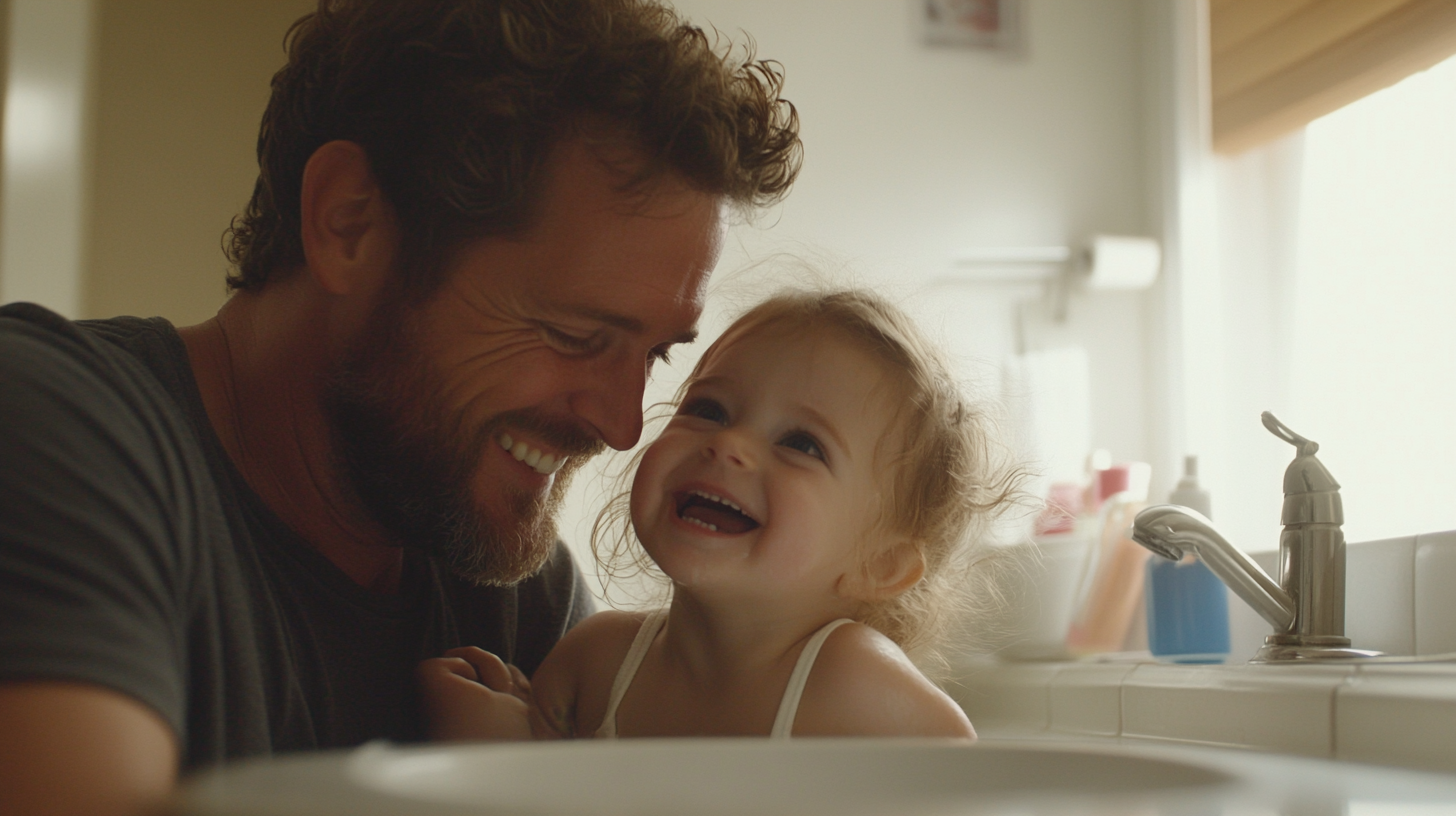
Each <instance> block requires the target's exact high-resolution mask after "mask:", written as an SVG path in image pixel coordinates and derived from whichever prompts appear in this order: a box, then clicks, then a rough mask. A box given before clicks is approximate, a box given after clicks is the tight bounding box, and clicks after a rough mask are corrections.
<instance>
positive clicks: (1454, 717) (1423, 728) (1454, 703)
mask: <svg viewBox="0 0 1456 816" xmlns="http://www.w3.org/2000/svg"><path fill="white" fill-rule="evenodd" d="M1453 679H1456V678H1453V676H1452V667H1451V666H1449V665H1442V664H1426V665H1380V664H1371V665H1368V666H1361V667H1360V668H1359V671H1358V672H1357V673H1356V674H1354V675H1353V676H1351V677H1350V679H1349V682H1347V683H1346V684H1345V685H1344V686H1343V687H1342V688H1340V689H1339V690H1338V691H1337V692H1336V694H1337V697H1336V704H1335V758H1336V759H1348V760H1351V761H1354V762H1376V763H1381V764H1387V765H1401V766H1404V767H1409V768H1425V769H1429V770H1439V771H1450V770H1453V768H1456V756H1453V755H1452V752H1451V744H1452V735H1453V734H1456V683H1453V682H1452V681H1453Z"/></svg>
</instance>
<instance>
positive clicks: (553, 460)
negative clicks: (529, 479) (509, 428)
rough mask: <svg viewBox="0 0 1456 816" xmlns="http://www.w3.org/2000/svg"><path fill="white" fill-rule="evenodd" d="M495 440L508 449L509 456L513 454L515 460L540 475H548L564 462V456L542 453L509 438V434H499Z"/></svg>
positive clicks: (559, 467) (558, 468)
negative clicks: (498, 437) (523, 463)
mask: <svg viewBox="0 0 1456 816" xmlns="http://www.w3.org/2000/svg"><path fill="white" fill-rule="evenodd" d="M497 441H498V442H500V446H501V447H502V448H504V449H505V450H508V451H510V453H511V456H514V457H515V458H516V461H517V462H525V463H526V464H527V465H529V466H530V467H531V469H532V470H534V471H536V472H537V473H539V474H541V475H542V476H550V475H551V474H553V473H555V472H556V471H558V470H560V469H561V466H562V465H564V464H566V457H565V456H562V457H560V458H557V457H555V456H552V455H551V454H549V453H542V452H541V451H539V450H537V449H536V448H533V447H531V446H530V445H527V444H526V443H525V442H522V441H517V440H515V439H513V438H511V435H510V434H501V436H500V439H499V440H497Z"/></svg>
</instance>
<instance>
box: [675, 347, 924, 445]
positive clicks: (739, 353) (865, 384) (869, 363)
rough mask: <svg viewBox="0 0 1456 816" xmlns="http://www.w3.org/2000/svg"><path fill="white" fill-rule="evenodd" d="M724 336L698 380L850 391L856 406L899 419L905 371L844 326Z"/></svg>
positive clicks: (825, 394)
mask: <svg viewBox="0 0 1456 816" xmlns="http://www.w3.org/2000/svg"><path fill="white" fill-rule="evenodd" d="M723 341H724V342H722V343H721V344H720V346H719V348H718V349H717V350H716V353H715V354H713V355H711V357H710V358H708V359H706V360H705V365H704V366H703V367H702V369H701V370H700V371H699V372H698V376H697V377H696V378H695V380H696V381H697V382H722V381H748V382H750V383H753V382H765V381H767V382H769V383H770V384H771V385H778V386H783V387H786V388H788V389H789V390H791V391H798V390H799V388H800V387H803V388H807V389H809V390H810V391H811V392H813V393H817V394H818V395H819V396H820V397H828V396H829V395H833V396H834V397H838V396H848V397H852V398H853V399H854V401H855V405H856V406H857V407H856V410H863V411H868V412H874V413H878V415H879V416H881V417H884V418H885V419H886V420H887V421H886V425H891V426H893V425H898V424H899V423H898V421H897V419H898V418H899V417H900V415H901V411H900V410H899V409H900V407H901V403H903V401H904V400H903V397H904V394H905V393H906V391H905V387H904V386H905V375H904V373H903V372H902V371H900V370H899V369H898V368H896V367H895V366H893V365H891V364H890V362H889V361H888V360H886V359H885V358H884V356H883V355H881V354H878V353H876V352H875V350H874V348H873V347H872V346H871V344H870V343H868V342H867V341H865V340H864V339H863V338H860V337H856V336H855V335H853V334H852V333H850V332H848V331H846V330H844V329H842V328H840V327H838V326H835V325H833V324H824V323H811V324H802V323H801V324H784V323H777V324H769V325H764V326H760V327H756V328H754V329H751V330H748V331H744V332H742V333H741V334H740V335H739V336H737V337H732V336H728V335H725V336H724V338H723ZM856 392H860V393H856ZM830 398H831V399H832V398H833V397H830ZM877 409H882V410H877ZM886 430H888V428H887V429H886Z"/></svg>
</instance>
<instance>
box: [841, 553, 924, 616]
mask: <svg viewBox="0 0 1456 816" xmlns="http://www.w3.org/2000/svg"><path fill="white" fill-rule="evenodd" d="M923 575H925V556H924V555H922V554H921V552H920V548H919V547H918V546H916V544H915V542H913V541H908V540H902V541H898V542H895V543H893V544H890V545H889V546H885V547H881V548H880V550H879V552H877V553H875V554H874V555H871V556H870V557H869V560H867V561H866V562H865V563H864V564H863V565H862V566H861V568H860V574H859V575H858V576H857V579H856V580H851V581H850V582H849V585H848V588H849V593H848V594H849V595H850V596H851V597H853V598H855V599H856V600H860V601H868V602H874V601H883V600H886V599H889V598H893V597H895V596H896V595H899V594H900V593H902V592H904V591H905V590H907V589H909V588H910V587H913V586H915V584H916V583H917V582H918V581H919V580H920V578H921V577H922V576H923Z"/></svg>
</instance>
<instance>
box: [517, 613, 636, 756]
mask: <svg viewBox="0 0 1456 816" xmlns="http://www.w3.org/2000/svg"><path fill="white" fill-rule="evenodd" d="M646 619H647V613H643V612H620V611H617V610H606V611H603V612H598V613H596V614H595V615H592V616H590V617H588V618H587V619H585V620H583V621H582V622H581V623H578V624H577V625H576V626H573V627H572V628H571V630H570V631H568V632H567V633H566V634H565V635H564V636H562V638H561V640H560V642H558V643H557V644H556V648H554V649H552V650H551V653H550V654H549V655H547V656H546V660H545V661H543V662H542V664H541V668H540V669H538V670H537V672H536V675H535V676H534V677H532V678H531V684H532V689H533V694H534V696H535V699H536V703H537V706H538V707H539V709H540V711H541V714H542V716H543V717H545V718H546V721H547V722H548V723H549V725H550V727H551V728H552V729H553V730H554V731H556V732H557V733H559V734H562V735H565V736H585V735H588V734H591V733H592V732H594V731H595V730H596V728H597V726H598V725H600V724H601V720H602V716H603V714H604V712H605V711H606V707H607V698H608V695H609V692H610V690H611V686H612V681H613V679H614V678H615V677H616V674H617V669H618V668H619V667H620V666H621V664H622V658H623V657H624V656H625V655H626V654H627V651H628V649H630V648H631V646H632V640H633V639H634V638H636V637H637V631H638V630H639V629H641V628H642V623H643V622H644V621H645V620H646Z"/></svg>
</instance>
